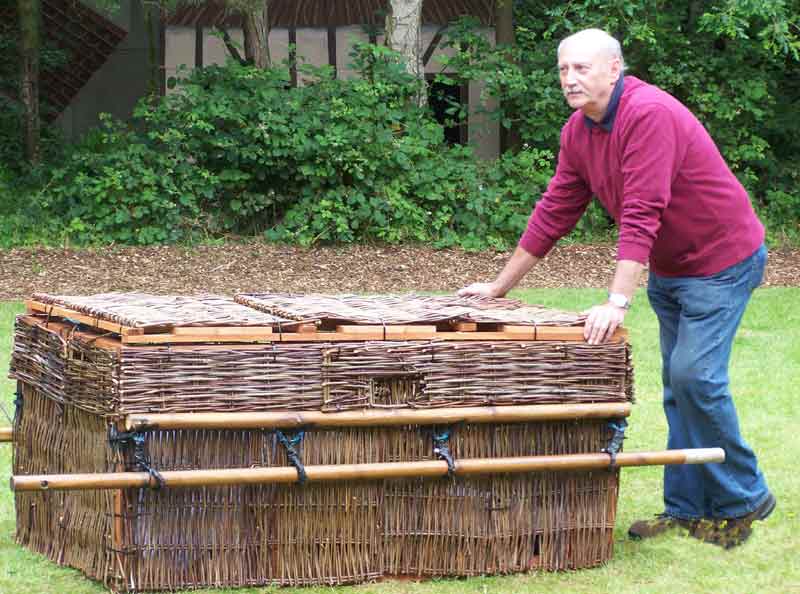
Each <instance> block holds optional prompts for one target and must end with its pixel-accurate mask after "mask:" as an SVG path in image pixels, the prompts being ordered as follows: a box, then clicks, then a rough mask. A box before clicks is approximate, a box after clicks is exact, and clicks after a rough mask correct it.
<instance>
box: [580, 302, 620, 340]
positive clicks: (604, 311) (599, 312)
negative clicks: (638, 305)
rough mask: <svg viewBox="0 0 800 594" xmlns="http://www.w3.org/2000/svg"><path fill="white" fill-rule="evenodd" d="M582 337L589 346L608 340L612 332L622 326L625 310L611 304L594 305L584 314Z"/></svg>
mask: <svg viewBox="0 0 800 594" xmlns="http://www.w3.org/2000/svg"><path fill="white" fill-rule="evenodd" d="M586 313H587V314H588V315H587V316H586V324H585V325H584V327H583V337H584V338H585V339H586V342H588V343H589V344H600V343H603V342H605V341H607V340H609V339H610V338H611V337H612V336H613V335H614V331H615V330H616V329H617V328H618V327H619V326H621V325H622V322H623V320H625V314H626V313H627V310H626V309H625V308H622V307H618V306H616V305H612V304H611V303H604V304H603V305H595V306H594V307H593V308H591V309H590V310H588V311H587V312H586Z"/></svg>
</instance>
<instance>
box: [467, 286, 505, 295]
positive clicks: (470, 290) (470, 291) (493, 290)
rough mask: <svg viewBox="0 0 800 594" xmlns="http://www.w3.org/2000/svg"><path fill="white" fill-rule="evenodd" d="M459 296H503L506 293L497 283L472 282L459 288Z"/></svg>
mask: <svg viewBox="0 0 800 594" xmlns="http://www.w3.org/2000/svg"><path fill="white" fill-rule="evenodd" d="M457 295H458V296H459V297H469V296H472V295H474V296H477V297H503V296H505V293H504V292H502V290H501V289H500V288H499V287H498V286H497V283H472V284H471V285H469V286H468V287H464V288H463V289H459V290H458V293H457Z"/></svg>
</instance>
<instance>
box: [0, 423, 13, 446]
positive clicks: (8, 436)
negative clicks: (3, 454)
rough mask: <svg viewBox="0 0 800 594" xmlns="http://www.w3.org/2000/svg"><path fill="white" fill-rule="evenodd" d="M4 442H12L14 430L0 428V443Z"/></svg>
mask: <svg viewBox="0 0 800 594" xmlns="http://www.w3.org/2000/svg"><path fill="white" fill-rule="evenodd" d="M4 441H14V429H13V428H12V427H0V443H3V442H4Z"/></svg>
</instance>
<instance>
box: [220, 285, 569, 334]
mask: <svg viewBox="0 0 800 594" xmlns="http://www.w3.org/2000/svg"><path fill="white" fill-rule="evenodd" d="M234 299H235V300H236V302H238V303H241V304H243V305H247V306H249V307H253V308H255V309H257V310H259V311H262V312H266V313H270V314H273V315H278V316H282V317H286V318H289V319H293V320H314V321H323V322H324V321H329V322H349V323H353V324H387V325H391V324H420V323H436V322H447V321H455V322H481V323H501V324H518V325H531V326H533V325H537V326H577V325H581V324H583V321H584V320H585V316H583V315H580V314H576V313H570V312H564V311H560V310H556V309H548V308H545V307H540V306H530V305H525V304H523V303H522V302H520V301H517V300H515V299H502V298H489V297H458V296H455V295H441V296H440V295H437V296H428V295H379V296H362V295H322V294H306V295H299V294H291V293H261V294H239V295H236V296H235V298H234Z"/></svg>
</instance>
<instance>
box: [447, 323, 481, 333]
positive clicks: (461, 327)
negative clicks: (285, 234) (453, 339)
mask: <svg viewBox="0 0 800 594" xmlns="http://www.w3.org/2000/svg"><path fill="white" fill-rule="evenodd" d="M450 327H451V328H452V329H453V330H455V331H456V332H475V331H477V330H478V323H477V322H450Z"/></svg>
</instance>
